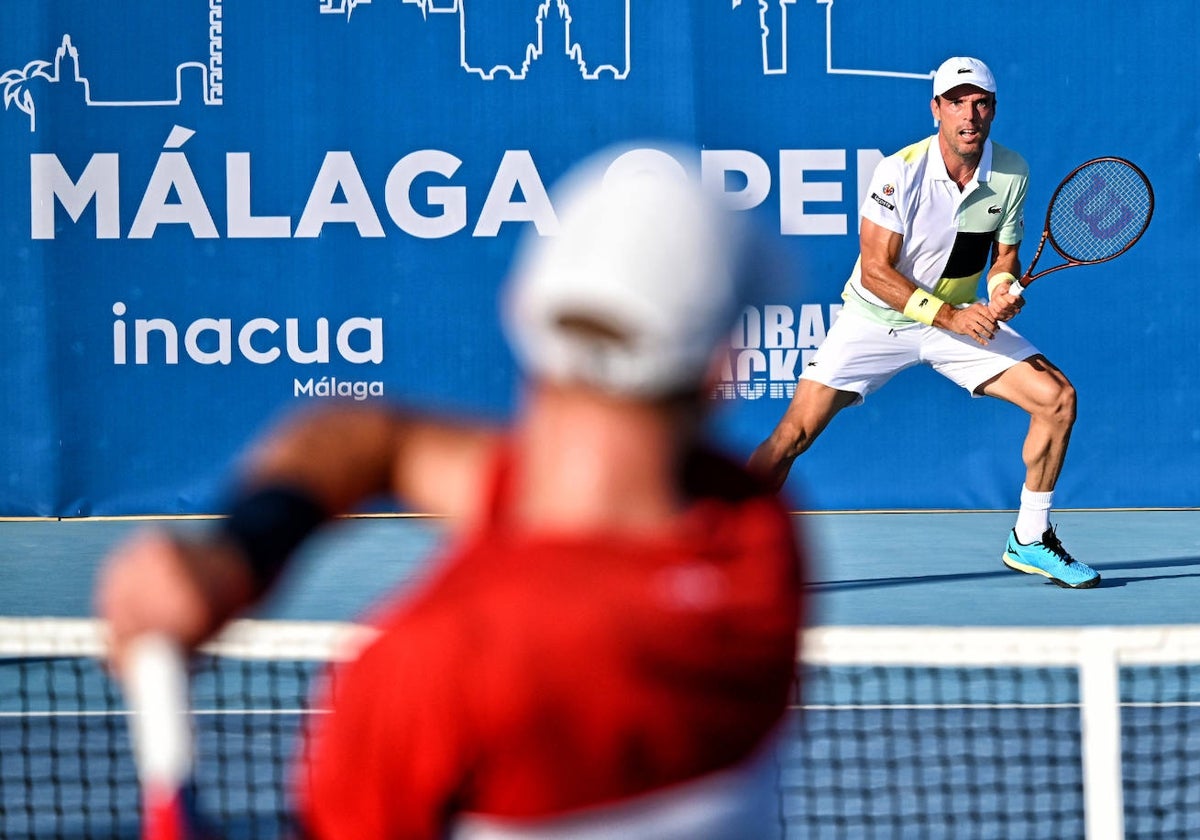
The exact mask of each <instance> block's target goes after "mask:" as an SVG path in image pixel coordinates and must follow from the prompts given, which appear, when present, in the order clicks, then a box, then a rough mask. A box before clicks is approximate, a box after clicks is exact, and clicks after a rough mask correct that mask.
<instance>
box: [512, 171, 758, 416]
mask: <svg viewBox="0 0 1200 840" xmlns="http://www.w3.org/2000/svg"><path fill="white" fill-rule="evenodd" d="M628 149H629V147H624V149H623V150H625V151H628ZM621 151H622V150H616V149H612V150H607V151H605V152H601V153H599V154H598V155H595V156H593V157H591V158H589V159H587V160H585V161H584V162H583V163H581V164H579V165H577V166H576V167H574V168H573V169H572V170H571V171H570V172H569V173H568V174H567V175H566V176H565V177H564V178H563V179H562V180H561V181H560V182H559V183H558V184H557V185H556V186H555V188H554V189H553V190H551V193H550V195H551V199H552V203H553V205H554V208H555V211H556V213H557V215H558V219H559V224H560V229H559V231H558V233H557V234H556V235H552V236H546V237H539V236H538V235H537V234H536V232H535V231H533V230H531V231H530V232H529V234H528V235H527V236H526V238H525V240H524V241H523V242H522V244H521V246H520V248H519V250H518V253H517V257H516V259H515V260H514V263H513V269H512V273H511V275H510V277H509V280H508V284H507V288H506V291H505V295H504V301H503V320H504V326H505V331H506V333H507V335H508V339H509V343H510V344H511V345H512V347H513V350H514V352H515V354H516V356H517V358H518V361H519V362H520V364H521V366H522V367H523V369H524V370H525V372H526V373H528V374H530V375H532V376H534V377H535V378H540V379H543V380H546V381H551V382H557V383H578V384H586V385H589V386H592V387H596V388H598V389H601V390H604V391H607V392H610V393H614V394H619V395H626V396H633V397H638V398H653V397H657V396H667V395H670V394H673V393H677V392H684V391H688V390H695V389H697V388H698V387H701V386H702V385H703V384H704V383H705V379H706V376H707V374H708V373H709V371H710V369H711V366H712V363H713V360H714V357H715V353H716V351H717V350H718V349H719V348H720V347H722V346H727V344H728V338H729V335H730V331H731V330H732V327H733V324H734V322H735V320H736V319H737V317H738V316H739V314H740V313H741V310H742V307H743V306H744V305H745V297H746V292H747V288H748V285H749V282H750V280H751V276H752V275H754V274H755V273H756V272H755V270H754V268H753V267H752V266H753V265H754V264H756V263H757V261H756V260H754V259H753V255H752V254H751V253H750V252H749V251H750V249H749V248H748V247H747V244H748V243H747V238H746V236H745V227H744V225H743V223H742V221H741V219H740V217H737V216H735V215H733V214H732V213H731V212H728V211H727V210H726V209H725V208H724V206H723V205H722V203H721V201H720V200H719V199H718V197H717V196H716V195H715V194H713V193H710V192H708V191H706V190H705V189H703V188H702V187H701V186H700V184H699V182H698V180H697V179H696V178H695V177H692V176H688V175H686V174H685V171H684V167H683V166H682V165H677V163H676V162H677V161H678V162H679V163H680V164H681V163H682V161H684V160H687V159H688V158H687V157H681V156H680V155H681V154H682V155H690V156H691V157H698V152H697V151H696V150H678V149H672V150H671V151H672V154H673V155H674V159H672V158H671V157H668V156H667V155H666V154H665V153H662V152H659V151H652V152H650V155H649V156H648V157H647V156H646V155H645V154H643V153H640V152H639V153H638V154H641V155H642V156H641V157H640V158H639V157H638V156H637V155H630V156H627V157H625V158H622V159H618V158H619V156H620V153H621ZM614 160H616V161H617V163H616V165H614V166H610V163H612V162H613V161H614ZM639 160H640V161H642V162H643V163H644V162H646V161H651V162H653V163H655V165H652V166H644V165H640V164H638V163H637V161H639ZM663 162H666V163H667V164H669V165H668V166H665V167H664V166H662V165H659V164H662V163H663ZM631 163H633V165H630V164H631Z"/></svg>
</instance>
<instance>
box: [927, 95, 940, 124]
mask: <svg viewBox="0 0 1200 840" xmlns="http://www.w3.org/2000/svg"><path fill="white" fill-rule="evenodd" d="M939 100H940V97H937V96H935V97H933V99H931V100H929V113H931V114H933V124H934V125H937V124H938V123H939V122H940V121H941V102H940V101H939Z"/></svg>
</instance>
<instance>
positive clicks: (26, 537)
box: [0, 510, 1200, 626]
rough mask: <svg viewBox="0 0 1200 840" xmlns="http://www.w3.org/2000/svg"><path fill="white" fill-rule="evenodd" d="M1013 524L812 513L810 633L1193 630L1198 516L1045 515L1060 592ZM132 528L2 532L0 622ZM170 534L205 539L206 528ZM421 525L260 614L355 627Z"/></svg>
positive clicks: (375, 540)
mask: <svg viewBox="0 0 1200 840" xmlns="http://www.w3.org/2000/svg"><path fill="white" fill-rule="evenodd" d="M1013 518H1014V515H1013V514H1012V513H994V512H986V513H928V514H919V513H896V514H872V513H853V514H809V515H803V516H798V517H797V519H796V521H797V523H798V524H799V526H800V527H801V528H802V529H803V530H804V532H805V533H806V534H807V536H808V542H809V544H810V547H811V549H812V550H811V554H812V561H813V562H812V569H811V570H810V574H809V577H810V580H811V581H812V586H811V592H812V594H813V597H814V600H813V609H814V613H815V614H814V619H815V623H822V624H848V625H859V624H869V625H967V626H980V625H984V626H988V625H994V626H1030V625H1054V626H1084V625H1101V624H1120V625H1128V624H1187V623H1193V622H1197V621H1200V510H1171V511H1086V512H1062V513H1058V514H1057V515H1056V516H1055V522H1056V524H1057V525H1058V534H1059V536H1060V537H1061V539H1062V541H1063V543H1064V545H1065V546H1066V547H1067V549H1068V550H1069V551H1070V552H1071V553H1072V554H1073V555H1074V556H1076V557H1078V558H1079V559H1080V560H1083V561H1084V562H1086V563H1088V564H1089V565H1091V566H1093V567H1094V568H1096V569H1097V570H1098V571H1099V572H1100V573H1101V575H1102V576H1103V581H1102V582H1101V585H1100V587H1099V588H1097V589H1094V590H1087V591H1078V592H1077V591H1068V590H1062V589H1059V588H1058V587H1056V586H1053V585H1051V584H1049V583H1046V582H1044V581H1043V580H1042V579H1039V578H1034V577H1031V576H1028V575H1022V574H1018V573H1016V572H1012V571H1010V570H1008V569H1007V568H1006V567H1004V566H1003V565H1002V564H1001V563H1000V555H1001V553H1002V552H1003V550H1004V541H1005V539H1006V538H1007V535H1008V531H1009V529H1010V528H1011V527H1012V523H1013ZM139 525H140V523H133V522H129V521H124V520H120V521H99V520H79V521H76V520H65V521H53V520H47V521H34V522H0V615H20V616H33V615H53V616H80V615H87V614H89V612H90V594H91V587H92V581H93V578H94V575H95V570H96V567H97V564H98V563H99V561H100V559H101V558H102V557H103V555H104V553H105V551H106V550H107V549H108V548H109V547H110V546H111V545H113V544H114V543H115V542H116V541H117V540H119V539H120V538H121V537H123V536H124V535H126V534H128V533H129V532H130V531H131V530H132V529H133V528H135V527H138V526H139ZM171 527H180V528H204V527H207V525H206V523H205V522H203V521H184V522H178V523H172V525H171ZM438 534H439V526H438V523H437V521H436V520H428V519H395V518H383V519H354V520H349V521H346V522H344V523H342V524H341V525H339V526H338V527H337V528H335V529H333V530H331V531H330V532H328V533H326V534H325V535H324V536H323V537H321V538H320V539H318V540H317V541H315V543H313V544H311V546H310V548H309V550H308V551H306V553H305V555H304V556H303V557H302V558H301V562H299V563H298V564H297V568H295V569H294V570H293V574H292V575H291V576H290V577H289V579H288V581H287V584H288V585H287V586H285V587H284V589H283V590H282V591H281V592H280V594H279V597H277V598H276V599H275V600H274V601H273V603H272V604H271V605H270V606H269V608H268V610H267V612H268V613H269V614H270V615H272V616H277V617H288V618H300V619H312V620H323V619H344V618H352V617H354V616H356V615H358V614H359V613H360V612H361V610H362V609H363V608H364V607H366V606H367V605H369V604H370V603H371V602H372V601H373V600H374V599H375V598H377V597H378V595H379V594H380V593H381V592H383V591H385V590H386V589H388V588H390V587H392V586H395V585H403V584H404V582H405V581H408V580H410V579H411V578H413V577H414V576H417V575H419V574H420V573H421V571H422V570H423V569H424V568H425V566H426V560H427V558H428V557H429V555H430V552H431V551H432V549H433V548H434V546H435V545H436V540H437V537H438Z"/></svg>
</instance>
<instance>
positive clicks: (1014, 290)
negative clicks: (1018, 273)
mask: <svg viewBox="0 0 1200 840" xmlns="http://www.w3.org/2000/svg"><path fill="white" fill-rule="evenodd" d="M1008 293H1009V294H1010V295H1016V296H1017V297H1020V296H1021V295H1023V294H1025V287H1024V286H1022V285H1021V281H1020V280H1014V281H1012V285H1011V286H1009V287H1008Z"/></svg>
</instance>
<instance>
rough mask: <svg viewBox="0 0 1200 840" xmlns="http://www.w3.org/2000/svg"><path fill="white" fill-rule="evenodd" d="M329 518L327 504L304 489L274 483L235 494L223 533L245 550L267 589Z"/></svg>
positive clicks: (254, 572) (251, 564)
mask: <svg viewBox="0 0 1200 840" xmlns="http://www.w3.org/2000/svg"><path fill="white" fill-rule="evenodd" d="M328 518H329V514H328V513H327V512H326V511H325V508H323V507H322V506H321V504H320V503H319V502H317V500H316V499H314V498H313V497H312V496H311V495H310V494H309V493H307V492H305V491H304V490H300V489H298V488H296V487H293V486H288V485H271V486H267V487H261V488H256V489H254V490H250V491H248V492H246V493H244V494H241V495H237V496H235V497H234V500H233V503H232V504H231V505H230V506H229V516H228V518H226V519H224V520H223V521H222V523H221V526H220V534H221V536H222V537H223V538H224V539H226V540H228V541H229V542H231V543H233V544H234V545H236V546H237V547H238V548H239V549H240V550H241V552H242V555H243V556H244V557H245V558H246V561H247V562H248V563H249V565H250V570H251V572H252V573H253V575H254V579H255V582H256V583H257V585H258V587H259V589H260V590H263V589H266V588H267V587H268V586H270V585H271V584H272V583H273V582H274V581H275V578H276V577H278V576H279V573H280V571H282V569H283V567H284V566H285V565H286V564H287V561H288V558H289V557H290V556H291V555H292V552H293V551H295V550H296V547H297V546H299V545H300V543H302V542H304V540H305V539H306V538H307V537H308V536H309V535H310V534H311V533H312V532H313V531H315V530H316V529H317V528H319V527H320V526H321V524H322V523H324V522H325V520H326V519H328Z"/></svg>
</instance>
